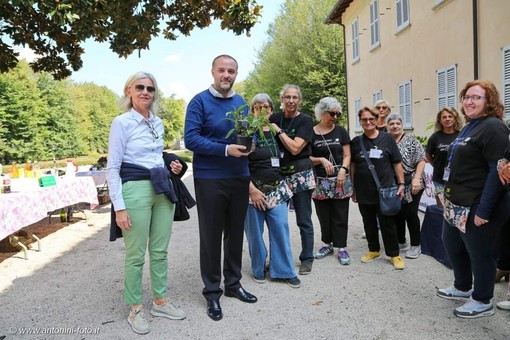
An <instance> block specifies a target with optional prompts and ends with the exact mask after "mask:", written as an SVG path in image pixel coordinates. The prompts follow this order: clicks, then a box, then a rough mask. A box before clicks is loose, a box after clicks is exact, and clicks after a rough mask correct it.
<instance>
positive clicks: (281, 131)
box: [276, 129, 285, 136]
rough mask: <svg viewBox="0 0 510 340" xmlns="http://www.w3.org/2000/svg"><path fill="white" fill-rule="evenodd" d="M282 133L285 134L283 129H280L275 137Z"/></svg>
mask: <svg viewBox="0 0 510 340" xmlns="http://www.w3.org/2000/svg"><path fill="white" fill-rule="evenodd" d="M284 132H285V131H283V129H280V131H278V132H277V133H276V135H277V136H279V135H281V134H282V133H284Z"/></svg>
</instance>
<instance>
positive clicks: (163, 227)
mask: <svg viewBox="0 0 510 340" xmlns="http://www.w3.org/2000/svg"><path fill="white" fill-rule="evenodd" d="M122 195H123V196H124V203H125V204H126V209H127V211H128V214H129V217H130V218H131V230H130V231H124V230H123V231H122V235H123V237H124V244H125V246H126V258H125V263H124V302H125V303H127V304H129V305H136V304H141V303H142V275H143V265H144V263H145V252H146V250H147V245H148V247H149V261H150V275H151V287H152V296H153V297H154V298H155V299H157V298H164V297H166V291H167V282H168V281H167V277H168V260H167V257H168V243H169V242H170V235H171V234H172V223H173V219H174V210H175V205H174V204H173V203H171V202H170V200H169V199H168V198H167V197H166V195H165V194H160V195H156V193H155V192H154V188H153V187H152V183H151V182H150V181H149V180H145V181H130V182H126V183H124V184H123V185H122Z"/></svg>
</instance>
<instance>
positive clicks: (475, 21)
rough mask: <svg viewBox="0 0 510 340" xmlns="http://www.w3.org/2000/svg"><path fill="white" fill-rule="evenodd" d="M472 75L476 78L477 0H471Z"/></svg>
mask: <svg viewBox="0 0 510 340" xmlns="http://www.w3.org/2000/svg"><path fill="white" fill-rule="evenodd" d="M473 76H474V79H475V80H476V79H478V0H473Z"/></svg>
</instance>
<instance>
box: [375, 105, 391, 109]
mask: <svg viewBox="0 0 510 340" xmlns="http://www.w3.org/2000/svg"><path fill="white" fill-rule="evenodd" d="M375 108H376V109H377V110H381V109H383V110H386V109H387V108H388V107H387V106H376V107H375Z"/></svg>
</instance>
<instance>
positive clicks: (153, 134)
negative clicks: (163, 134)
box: [145, 120, 159, 139]
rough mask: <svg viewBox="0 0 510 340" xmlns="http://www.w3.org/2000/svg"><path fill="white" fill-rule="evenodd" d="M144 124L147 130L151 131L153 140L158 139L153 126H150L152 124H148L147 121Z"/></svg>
mask: <svg viewBox="0 0 510 340" xmlns="http://www.w3.org/2000/svg"><path fill="white" fill-rule="evenodd" d="M145 124H147V127H148V128H149V130H151V134H152V137H154V139H159V134H158V132H157V131H156V128H155V127H154V124H152V122H149V121H148V120H146V121H145Z"/></svg>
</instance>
